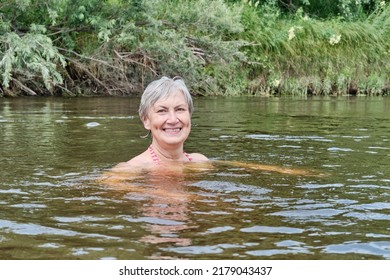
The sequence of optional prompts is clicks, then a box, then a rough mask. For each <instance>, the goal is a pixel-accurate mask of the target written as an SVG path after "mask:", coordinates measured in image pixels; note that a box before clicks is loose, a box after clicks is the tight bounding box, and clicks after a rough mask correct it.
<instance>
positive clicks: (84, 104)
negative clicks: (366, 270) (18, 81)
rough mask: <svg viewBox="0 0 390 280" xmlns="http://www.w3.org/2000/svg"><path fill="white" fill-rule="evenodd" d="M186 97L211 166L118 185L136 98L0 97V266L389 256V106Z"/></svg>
mask: <svg viewBox="0 0 390 280" xmlns="http://www.w3.org/2000/svg"><path fill="white" fill-rule="evenodd" d="M194 102H195V112H194V114H193V119H192V124H193V127H192V132H191V135H190V138H189V139H188V141H187V142H186V146H185V148H186V151H187V152H200V153H202V154H205V155H206V156H208V157H209V158H210V159H211V160H212V162H213V168H209V169H200V170H195V171H194V170H192V169H191V168H189V169H188V170H187V171H185V172H182V173H181V175H180V176H178V175H177V174H176V175H170V176H169V175H167V176H161V177H158V176H156V175H153V174H144V175H142V176H140V177H139V178H137V179H136V180H135V181H134V182H132V185H131V187H129V188H126V187H121V188H115V187H112V186H110V187H108V186H106V185H105V184H102V183H101V182H99V181H97V180H96V179H97V178H99V177H100V176H101V174H102V173H104V172H105V171H107V170H109V169H110V168H111V167H113V166H114V165H116V164H117V163H119V162H122V161H126V160H128V159H130V158H131V157H133V156H134V155H136V154H138V153H140V152H142V151H144V150H145V149H146V148H147V146H148V144H149V142H150V140H149V139H145V138H142V137H141V136H144V135H145V134H146V133H145V130H144V128H143V127H142V125H141V123H140V121H139V119H138V116H137V109H138V104H139V99H138V98H124V97H118V98H116V97H115V98H114V97H109V98H68V99H66V98H15V99H12V98H10V99H8V98H7V99H6V98H2V99H0V128H1V130H0V152H1V155H0V157H1V162H0V174H1V182H0V209H1V211H0V259H13V260H17V259H27V260H31V259H69V260H73V259H90V260H96V259H240V260H241V259H298V260H304V259H317V260H318V259H390V172H389V170H390V168H389V167H390V142H389V141H390V99H389V98H386V97H359V96H358V97H312V98H306V97H305V98H303V97H302V98H298V97H280V98H278V97H229V98H224V97H218V98H212V97H207V98H206V97H202V98H195V100H194ZM231 162H238V163H241V165H240V164H238V165H235V164H231ZM255 164H262V165H267V166H268V165H269V166H273V167H276V169H274V170H273V169H272V168H271V169H267V168H265V169H262V168H260V169H256V168H252V166H254V165H255ZM277 168H288V169H292V170H300V171H305V172H302V173H298V174H292V173H285V172H279V171H278V169H277Z"/></svg>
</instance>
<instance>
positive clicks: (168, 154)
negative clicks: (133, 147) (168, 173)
mask: <svg viewBox="0 0 390 280" xmlns="http://www.w3.org/2000/svg"><path fill="white" fill-rule="evenodd" d="M151 147H152V149H153V151H154V152H155V154H156V155H157V157H158V158H159V160H161V161H182V160H183V154H184V151H183V145H180V146H175V147H162V146H160V145H159V144H158V143H155V142H152V144H151Z"/></svg>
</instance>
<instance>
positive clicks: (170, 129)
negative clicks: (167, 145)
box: [163, 128, 181, 134]
mask: <svg viewBox="0 0 390 280" xmlns="http://www.w3.org/2000/svg"><path fill="white" fill-rule="evenodd" d="M163 131H164V132H166V133H172V134H175V133H179V132H180V131H181V128H164V129H163Z"/></svg>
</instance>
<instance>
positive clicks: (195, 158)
mask: <svg viewBox="0 0 390 280" xmlns="http://www.w3.org/2000/svg"><path fill="white" fill-rule="evenodd" d="M190 157H191V158H192V161H193V162H206V161H209V159H208V158H207V157H206V156H204V155H202V154H199V153H192V154H190Z"/></svg>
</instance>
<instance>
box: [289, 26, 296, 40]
mask: <svg viewBox="0 0 390 280" xmlns="http://www.w3.org/2000/svg"><path fill="white" fill-rule="evenodd" d="M294 37H295V27H291V28H290V29H289V30H288V40H289V41H291V40H292V39H294Z"/></svg>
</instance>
